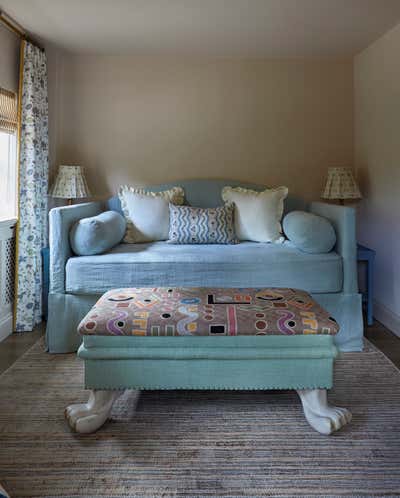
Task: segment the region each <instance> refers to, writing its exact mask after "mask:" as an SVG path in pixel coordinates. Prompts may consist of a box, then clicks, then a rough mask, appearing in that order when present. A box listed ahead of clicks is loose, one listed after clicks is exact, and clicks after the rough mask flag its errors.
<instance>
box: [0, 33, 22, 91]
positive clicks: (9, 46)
mask: <svg viewBox="0 0 400 498" xmlns="http://www.w3.org/2000/svg"><path fill="white" fill-rule="evenodd" d="M19 45H20V43H19V37H18V36H16V35H15V34H14V33H12V32H11V31H10V30H9V29H7V28H6V27H4V26H3V25H1V24H0V86H1V87H2V88H5V89H6V90H11V91H12V92H15V93H18V78H19Z"/></svg>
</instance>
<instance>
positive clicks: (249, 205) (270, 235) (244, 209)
mask: <svg viewBox="0 0 400 498" xmlns="http://www.w3.org/2000/svg"><path fill="white" fill-rule="evenodd" d="M287 194H288V189H287V187H278V188H275V189H267V190H264V191H263V192H256V191H255V190H249V189H246V188H242V187H224V188H223V189H222V199H223V200H224V201H225V202H233V203H234V204H235V232H236V236H237V237H238V239H240V240H252V241H254V242H282V241H283V237H282V227H281V219H282V214H283V201H284V200H285V198H286V196H287Z"/></svg>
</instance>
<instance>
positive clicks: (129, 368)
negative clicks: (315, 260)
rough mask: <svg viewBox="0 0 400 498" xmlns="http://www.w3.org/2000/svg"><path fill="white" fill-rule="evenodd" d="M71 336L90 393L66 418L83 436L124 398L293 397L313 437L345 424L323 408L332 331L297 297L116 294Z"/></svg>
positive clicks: (304, 297) (341, 413)
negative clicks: (149, 394)
mask: <svg viewBox="0 0 400 498" xmlns="http://www.w3.org/2000/svg"><path fill="white" fill-rule="evenodd" d="M78 331H79V333H80V334H81V335H82V337H83V343H82V345H81V347H80V349H79V351H78V355H79V357H80V358H83V359H84V361H85V384H86V388H88V389H91V393H90V396H89V400H88V402H87V403H83V404H75V405H70V406H69V407H67V409H66V412H65V413H66V418H67V420H68V422H69V424H70V426H71V428H72V429H73V430H75V431H77V432H80V433H87V432H93V431H95V430H97V429H98V428H99V427H101V426H102V425H103V424H104V422H105V421H106V420H107V418H108V416H109V414H110V411H111V408H112V405H113V403H114V401H115V400H116V398H117V397H118V396H119V395H120V394H121V393H122V392H123V390H124V389H295V390H296V391H297V392H298V394H299V396H300V399H301V401H302V405H303V409H304V414H305V416H306V419H307V421H308V422H309V424H310V425H311V426H312V427H313V428H314V429H315V430H317V431H318V432H320V433H322V434H331V433H332V432H333V431H335V430H337V429H339V428H340V427H342V426H343V425H345V424H346V423H347V422H349V421H350V419H351V414H350V412H349V411H348V410H346V409H345V408H337V407H332V406H329V405H328V403H327V393H326V390H327V389H329V388H331V387H332V374H333V361H334V358H335V357H336V355H337V349H336V347H335V346H334V344H333V335H334V334H336V333H337V332H338V325H337V323H336V322H335V320H334V319H333V318H331V317H330V316H329V314H328V313H327V312H326V311H325V310H324V309H322V308H321V307H320V306H319V305H318V304H317V303H316V302H315V301H314V300H313V299H312V298H311V296H310V295H309V294H307V293H306V292H304V291H301V290H297V289H226V288H223V289H213V288H156V289H155V288H140V289H139V288H138V289H114V290H111V291H109V292H107V293H106V294H104V295H103V296H102V297H101V298H100V299H99V301H98V302H97V303H96V305H95V306H94V307H93V308H92V309H91V310H90V311H89V313H88V314H87V316H86V317H85V318H84V319H83V320H82V322H81V323H80V325H79V327H78Z"/></svg>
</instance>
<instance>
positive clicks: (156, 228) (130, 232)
mask: <svg viewBox="0 0 400 498" xmlns="http://www.w3.org/2000/svg"><path fill="white" fill-rule="evenodd" d="M118 196H119V199H120V201H121V207H122V211H123V213H124V216H125V219H126V233H125V237H124V240H123V241H124V242H127V243H129V244H135V243H139V242H152V241H154V240H167V239H168V235H169V203H170V202H171V203H172V204H178V205H180V204H183V201H184V197H185V193H184V190H183V188H182V187H173V188H171V189H170V190H164V191H162V192H147V191H145V190H144V189H142V188H134V187H128V186H126V185H124V186H122V187H120V189H119V192H118Z"/></svg>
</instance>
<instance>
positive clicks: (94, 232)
mask: <svg viewBox="0 0 400 498" xmlns="http://www.w3.org/2000/svg"><path fill="white" fill-rule="evenodd" d="M125 229H126V221H125V218H124V217H123V216H122V215H121V214H120V213H117V212H116V211H105V212H104V213H101V214H98V215H97V216H93V217H91V218H82V219H81V220H79V221H77V222H76V223H75V225H74V226H73V227H72V228H71V231H70V232H69V242H70V244H71V248H72V250H73V251H74V253H75V254H77V255H78V256H90V255H92V254H101V253H102V252H106V251H108V250H110V249H111V248H112V247H114V246H115V245H117V244H119V242H121V240H122V238H123V236H124V235H125Z"/></svg>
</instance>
